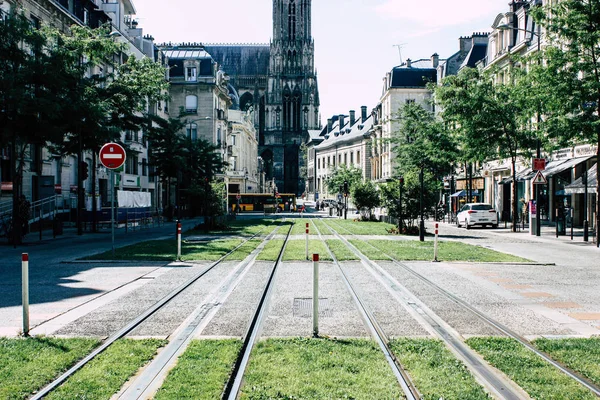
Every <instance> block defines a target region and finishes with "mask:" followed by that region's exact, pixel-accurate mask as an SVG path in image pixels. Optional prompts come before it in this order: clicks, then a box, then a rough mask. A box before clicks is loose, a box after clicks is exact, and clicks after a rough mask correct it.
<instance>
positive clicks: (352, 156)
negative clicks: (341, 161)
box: [350, 153, 354, 165]
mask: <svg viewBox="0 0 600 400" xmlns="http://www.w3.org/2000/svg"><path fill="white" fill-rule="evenodd" d="M350 164H352V165H354V153H350Z"/></svg>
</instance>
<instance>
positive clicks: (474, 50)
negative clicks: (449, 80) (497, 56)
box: [460, 44, 487, 68]
mask: <svg viewBox="0 0 600 400" xmlns="http://www.w3.org/2000/svg"><path fill="white" fill-rule="evenodd" d="M486 54H487V44H476V45H474V46H473V47H471V50H470V51H469V54H467V57H466V58H465V61H463V63H462V65H461V66H460V67H461V68H464V67H470V68H475V65H476V64H477V63H478V62H479V61H481V60H483V59H484V58H485V56H486Z"/></svg>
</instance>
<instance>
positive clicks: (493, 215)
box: [456, 203, 498, 229]
mask: <svg viewBox="0 0 600 400" xmlns="http://www.w3.org/2000/svg"><path fill="white" fill-rule="evenodd" d="M456 225H457V226H458V227H460V226H461V225H464V226H465V227H466V228H467V229H469V228H471V227H472V226H475V225H480V226H486V225H491V227H492V228H497V227H498V213H497V212H496V210H495V209H494V207H492V206H491V205H489V204H486V203H467V204H465V205H464V206H463V207H462V208H461V209H460V211H459V212H458V214H457V215H456Z"/></svg>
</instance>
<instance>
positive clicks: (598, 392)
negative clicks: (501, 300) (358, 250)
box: [340, 227, 600, 397]
mask: <svg viewBox="0 0 600 400" xmlns="http://www.w3.org/2000/svg"><path fill="white" fill-rule="evenodd" d="M340 228H342V229H344V230H346V231H347V232H349V233H350V234H351V235H352V236H357V235H355V234H353V233H352V232H350V231H348V230H347V229H345V228H343V227H340ZM365 243H367V244H368V245H369V246H371V247H372V248H374V249H376V250H378V251H380V252H381V254H383V255H384V256H386V257H387V258H388V259H389V260H390V261H392V262H393V263H394V264H395V265H397V266H399V267H401V268H402V269H403V270H405V271H407V272H408V273H410V274H411V275H413V276H414V277H416V278H418V279H419V280H421V281H422V282H424V283H427V284H428V285H430V286H431V287H432V288H434V289H435V290H436V291H437V292H438V293H440V294H442V295H444V296H446V297H447V298H448V299H450V300H452V301H454V302H455V303H456V304H458V305H460V306H461V307H463V308H464V309H466V310H467V311H470V312H471V313H473V314H475V315H476V316H477V317H478V318H480V319H481V320H482V321H484V322H486V323H487V324H489V325H490V326H492V327H493V328H494V329H496V330H497V331H498V332H500V333H502V334H504V335H506V336H508V337H510V338H512V339H515V340H516V341H518V342H519V343H521V344H522V345H523V346H525V348H527V349H528V350H530V351H532V352H533V353H534V354H536V355H537V356H539V357H541V358H542V359H544V360H545V361H546V362H548V363H549V364H551V365H552V366H553V367H555V368H556V369H558V370H559V371H561V372H562V373H564V374H565V375H567V376H568V377H569V378H571V379H573V380H575V381H576V382H578V383H580V384H581V385H583V386H584V387H586V388H587V389H589V390H590V391H591V392H593V393H594V394H595V395H596V396H598V397H600V387H599V386H598V385H596V384H594V383H593V382H591V381H590V380H589V379H587V378H585V377H583V376H581V375H579V374H578V373H577V372H575V371H573V370H572V369H570V368H568V367H566V366H564V365H562V364H561V363H560V362H558V361H556V360H554V359H553V358H552V357H551V356H549V355H548V354H547V353H545V352H543V351H541V350H539V349H537V348H536V347H535V346H533V345H532V344H531V343H530V342H529V341H528V340H527V339H525V338H524V337H523V336H521V335H519V334H518V333H516V332H515V331H513V330H511V329H510V328H508V327H507V326H506V325H504V324H502V323H501V322H499V321H496V320H495V319H493V318H492V317H489V316H488V315H486V314H485V313H484V312H482V311H480V310H478V309H477V308H475V307H473V306H472V305H470V304H469V303H467V302H466V301H464V300H462V299H460V298H459V297H457V296H456V295H454V294H452V293H450V292H449V291H447V290H446V289H444V288H442V287H441V286H439V285H438V284H436V283H434V282H432V281H431V280H430V279H428V278H426V277H425V276H423V275H421V274H419V273H418V272H416V271H415V270H413V269H412V268H410V267H409V266H407V265H406V264H404V263H402V262H400V261H398V260H396V259H395V258H393V257H392V256H390V255H389V254H387V253H386V252H384V251H382V250H381V249H379V248H377V247H375V246H373V245H372V244H371V243H369V242H365Z"/></svg>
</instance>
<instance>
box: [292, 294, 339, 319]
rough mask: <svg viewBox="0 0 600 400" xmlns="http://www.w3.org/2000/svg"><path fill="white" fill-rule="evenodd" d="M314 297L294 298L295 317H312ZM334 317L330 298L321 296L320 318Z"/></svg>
mask: <svg viewBox="0 0 600 400" xmlns="http://www.w3.org/2000/svg"><path fill="white" fill-rule="evenodd" d="M312 309H313V299H312V297H305V298H298V297H297V298H295V299H294V307H293V312H294V317H299V318H312V315H313V313H312ZM323 317H333V310H332V309H331V305H330V302H329V299H328V298H325V297H319V318H323Z"/></svg>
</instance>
